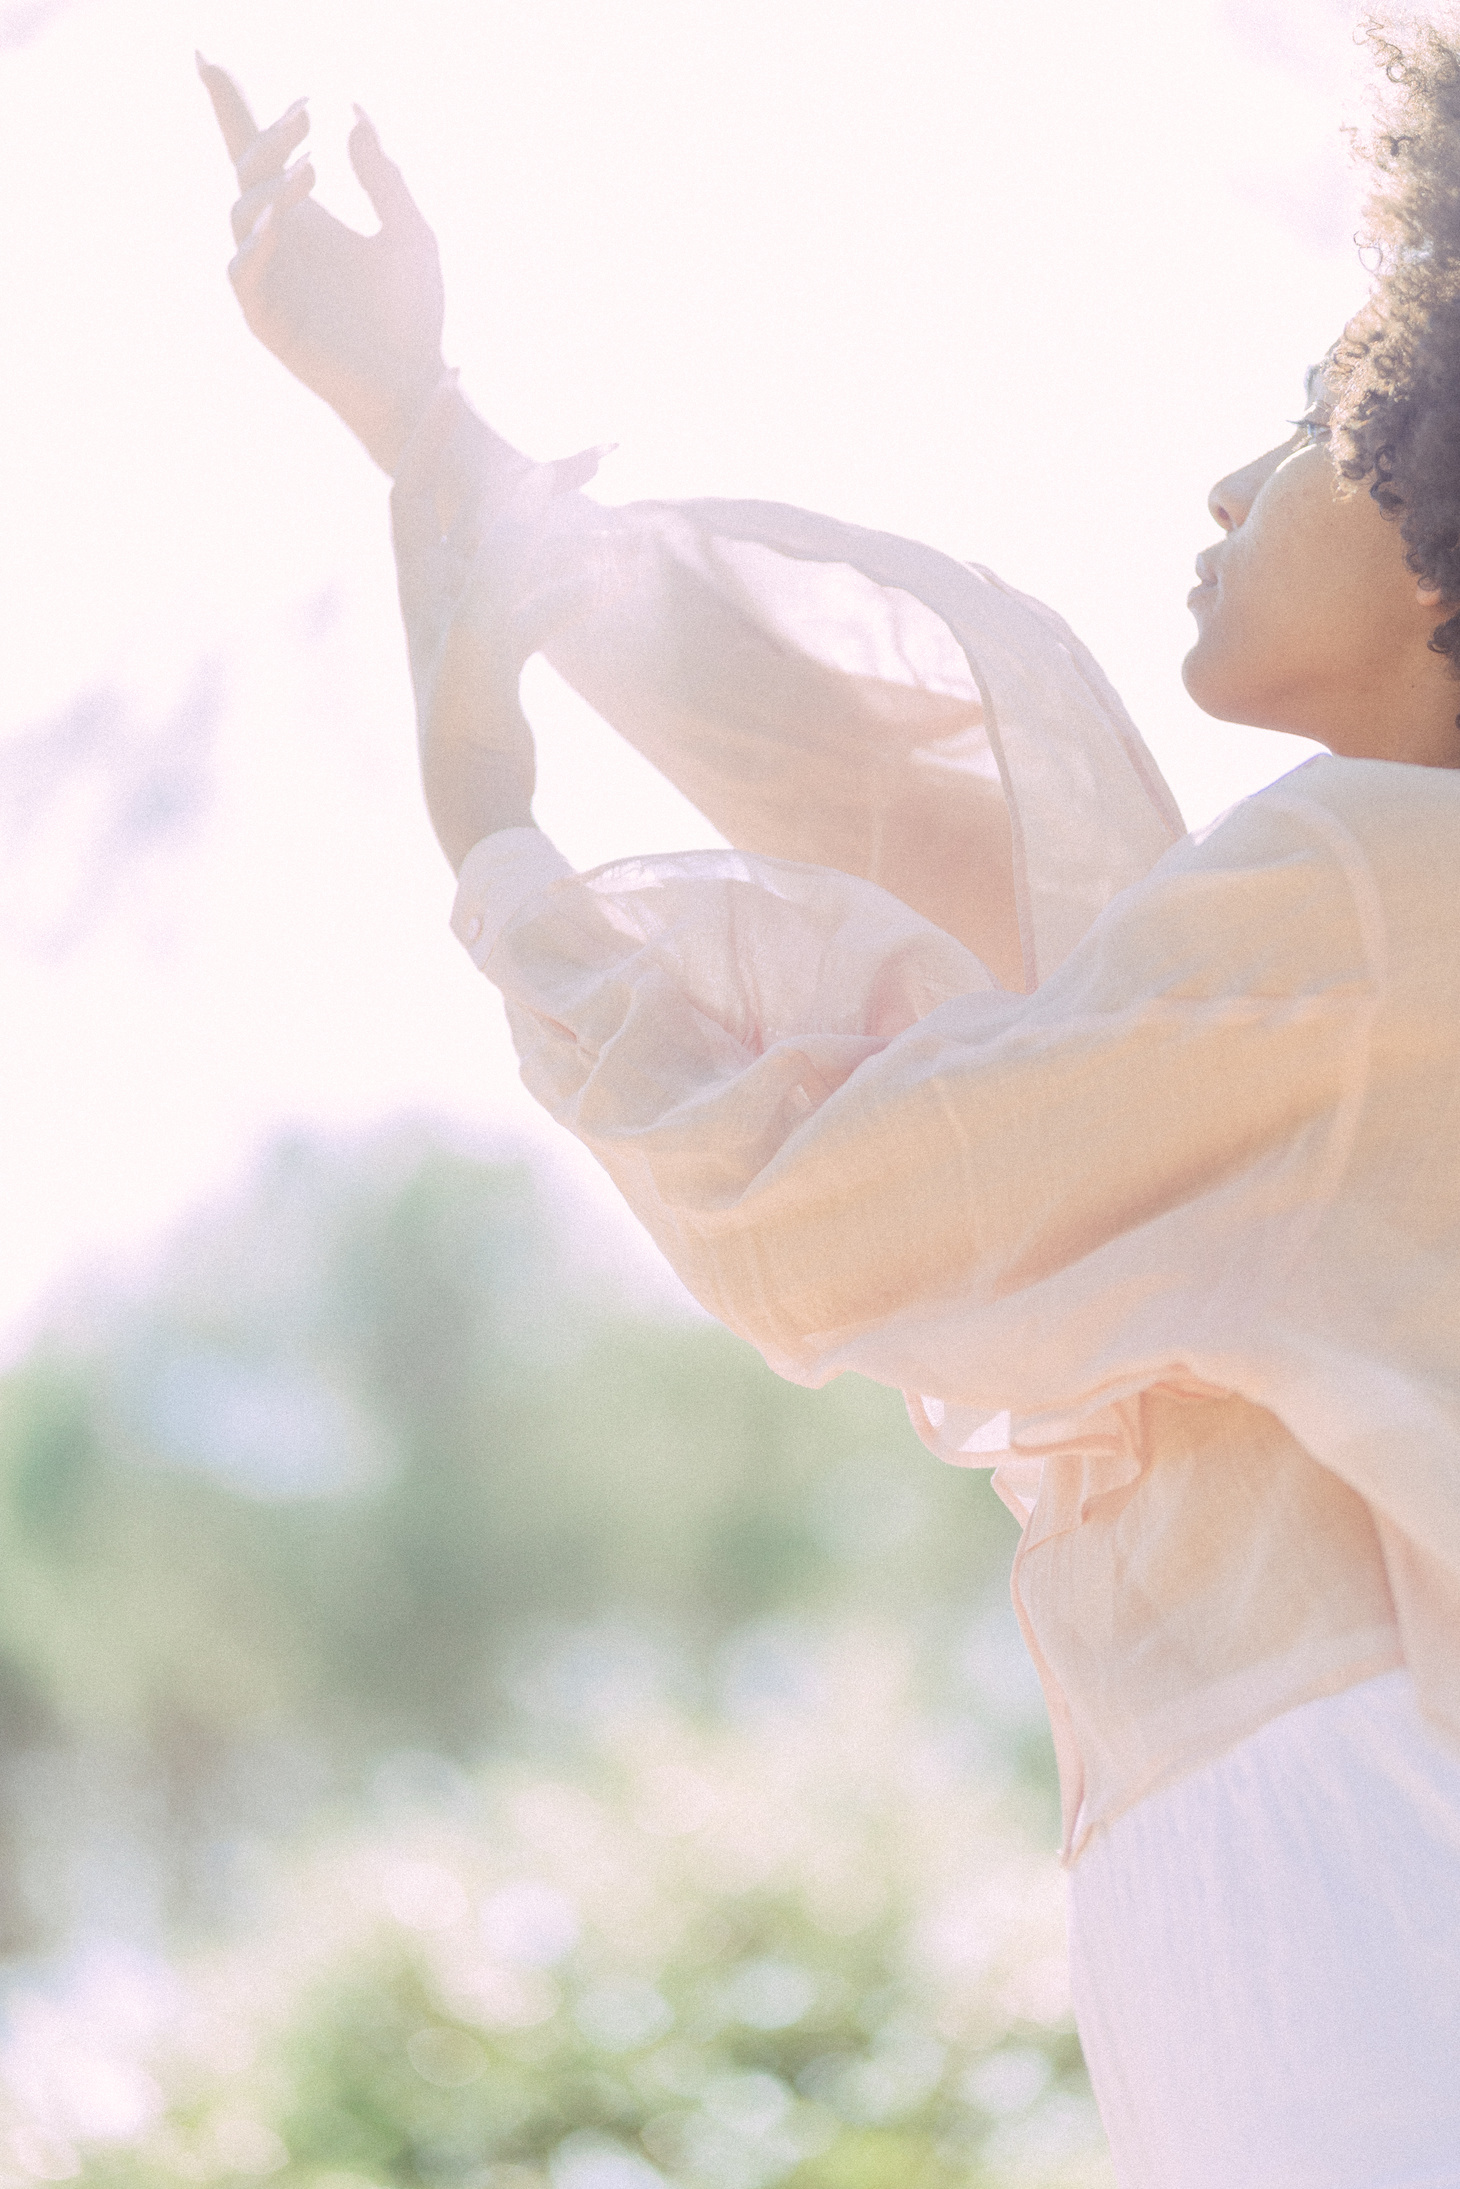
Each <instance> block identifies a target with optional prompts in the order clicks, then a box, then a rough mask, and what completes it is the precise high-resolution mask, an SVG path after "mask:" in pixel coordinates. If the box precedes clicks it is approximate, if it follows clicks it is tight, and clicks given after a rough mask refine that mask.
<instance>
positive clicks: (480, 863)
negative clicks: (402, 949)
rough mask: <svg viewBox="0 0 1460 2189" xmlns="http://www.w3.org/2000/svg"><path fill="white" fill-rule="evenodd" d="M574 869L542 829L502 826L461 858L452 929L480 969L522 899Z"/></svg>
mask: <svg viewBox="0 0 1460 2189" xmlns="http://www.w3.org/2000/svg"><path fill="white" fill-rule="evenodd" d="M572 872H573V869H572V867H570V866H569V864H568V862H567V860H566V859H565V858H564V857H563V855H562V853H561V852H560V851H559V850H558V848H557V846H556V845H555V844H552V843H550V842H549V841H548V839H547V837H546V836H544V835H543V833H542V831H541V829H536V828H504V829H498V830H497V831H496V833H495V834H494V835H492V836H484V837H483V838H482V840H481V842H480V843H479V844H474V845H473V846H472V849H471V850H470V851H469V852H468V853H467V855H466V857H465V859H464V860H463V861H462V866H461V873H460V876H459V877H458V880H457V885H456V902H455V904H454V905H453V906H452V908H451V931H452V933H453V934H454V935H455V936H456V939H457V941H458V942H460V943H462V944H464V945H465V947H466V950H467V952H468V954H469V955H470V957H471V960H472V963H473V964H474V965H475V966H476V967H477V969H478V971H480V970H482V969H483V968H484V967H485V965H486V962H487V959H488V958H489V957H490V956H491V954H492V950H493V947H494V945H495V943H496V940H497V937H498V936H499V935H500V934H501V932H502V930H503V928H504V927H505V926H506V925H507V923H508V921H509V920H512V919H515V918H516V916H517V914H518V913H519V912H520V911H521V910H522V908H523V906H524V905H527V904H530V903H531V902H532V900H533V898H534V897H539V896H541V895H542V893H543V891H544V890H545V889H551V888H552V886H553V884H554V882H561V881H563V880H565V879H566V878H567V877H568V876H569V875H571V874H572Z"/></svg>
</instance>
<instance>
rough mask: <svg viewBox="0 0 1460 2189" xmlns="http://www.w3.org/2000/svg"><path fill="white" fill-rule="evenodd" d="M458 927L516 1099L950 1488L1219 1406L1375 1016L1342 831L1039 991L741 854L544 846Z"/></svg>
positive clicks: (1218, 860) (1162, 866) (1291, 832)
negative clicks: (909, 1414)
mask: <svg viewBox="0 0 1460 2189" xmlns="http://www.w3.org/2000/svg"><path fill="white" fill-rule="evenodd" d="M454 919H455V924H456V928H457V932H458V933H459V934H460V935H461V937H462V938H463V940H465V941H466V942H467V944H468V947H469V948H471V950H472V952H473V955H474V956H475V957H476V959H477V962H478V963H479V964H480V965H481V966H482V968H483V970H484V971H485V972H486V974H487V975H488V977H489V978H490V979H491V980H492V981H494V982H495V983H496V985H497V986H498V987H499V988H500V989H501V991H502V993H503V995H504V997H505V998H506V1002H507V1008H508V1011H509V1014H510V1018H511V1023H512V1027H513V1032H514V1035H515V1038H516V1041H517V1045H518V1049H519V1053H520V1055H521V1058H522V1068H523V1076H524V1079H525V1081H526V1083H527V1085H528V1086H529V1088H530V1089H531V1091H532V1092H533V1093H534V1094H535V1095H536V1096H537V1098H538V1099H539V1100H540V1101H541V1102H542V1103H544V1104H545V1106H546V1107H547V1108H548V1109H549V1110H550V1111H551V1112H552V1114H553V1115H554V1116H555V1117H556V1118H558V1119H559V1120H560V1121H561V1122H562V1123H563V1124H564V1125H565V1126H567V1127H568V1128H569V1129H570V1130H571V1131H572V1132H574V1133H575V1134H576V1135H577V1136H578V1137H579V1138H580V1139H581V1140H582V1141H584V1142H585V1144H586V1145H587V1146H588V1147H589V1148H590V1149H591V1150H592V1152H593V1153H594V1154H595V1156H597V1158H598V1159H599V1161H600V1162H601V1163H602V1164H603V1165H604V1167H605V1168H606V1169H607V1170H608V1171H609V1173H610V1174H611V1175H612V1177H613V1178H614V1179H615V1181H616V1182H617V1184H618V1186H619V1187H620V1189H621V1190H622V1192H623V1194H624V1195H625V1197H626V1199H627V1200H628V1202H629V1203H630V1205H631V1207H633V1208H634V1210H635V1211H636V1212H637V1213H638V1215H639V1216H640V1217H641V1218H642V1220H643V1221H644V1223H645V1224H646V1225H647V1227H648V1229H649V1230H650V1231H651V1232H652V1233H653V1235H654V1237H655V1238H656V1239H657V1240H658V1242H659V1244H660V1246H661V1247H662V1248H663V1250H664V1252H665V1253H666V1255H667V1256H668V1258H669V1259H670V1261H671V1262H672V1263H673V1264H674V1266H675V1267H676V1269H677V1270H678V1271H679V1273H680V1275H681V1276H682V1277H683V1279H684V1281H685V1282H686V1284H687V1285H688V1286H689V1288H690V1290H691V1291H692V1292H693V1293H694V1294H695V1295H696V1296H697V1297H698V1298H699V1299H700V1300H701V1301H702V1302H703V1304H704V1305H705V1306H706V1307H707V1308H708V1309H709V1310H710V1311H711V1312H712V1313H713V1314H715V1315H717V1316H718V1317H720V1318H721V1319H722V1320H723V1321H725V1322H726V1323H728V1324H729V1325H730V1327H731V1328H732V1329H734V1330H737V1331H739V1332H740V1333H741V1334H742V1335H743V1336H744V1337H746V1338H748V1339H749V1340H750V1341H751V1342H752V1343H753V1344H755V1345H756V1346H757V1347H759V1349H760V1350H761V1352H762V1353H763V1354H764V1355H765V1357H766V1359H767V1360H768V1361H769V1362H770V1363H771V1365H772V1366H773V1367H775V1368H776V1369H777V1370H779V1371H780V1372H781V1373H782V1374H783V1375H786V1376H788V1377H790V1378H792V1379H793V1380H796V1381H799V1382H804V1383H813V1384H815V1383H820V1382H823V1381H825V1380H826V1379H827V1378H828V1377H830V1376H832V1375H835V1374H836V1373H838V1372H839V1371H841V1370H844V1369H855V1370H858V1371H860V1372H862V1373H865V1374H867V1375H870V1376H872V1377H874V1378H877V1379H879V1380H881V1381H884V1382H887V1383H890V1384H894V1385H897V1386H900V1387H901V1388H903V1389H904V1390H905V1391H907V1392H908V1393H909V1394H911V1396H912V1399H913V1405H914V1417H915V1419H916V1420H919V1422H920V1426H921V1427H922V1429H923V1431H924V1434H925V1435H926V1436H927V1437H928V1439H929V1441H930V1442H932V1443H933V1444H934V1447H935V1449H939V1450H941V1451H942V1453H943V1456H945V1457H950V1458H954V1457H958V1456H959V1454H960V1452H961V1451H962V1450H963V1449H964V1448H965V1445H966V1444H967V1443H968V1440H969V1439H971V1438H972V1439H973V1440H975V1442H976V1437H977V1432H978V1428H979V1425H980V1424H981V1423H983V1422H985V1421H987V1420H988V1419H989V1418H990V1417H991V1416H993V1415H996V1414H998V1413H1000V1412H1002V1411H1004V1410H1012V1411H1014V1412H1016V1413H1020V1414H1024V1415H1028V1414H1036V1413H1039V1412H1041V1411H1046V1410H1047V1411H1054V1412H1059V1411H1061V1410H1062V1409H1067V1408H1070V1407H1073V1406H1077V1405H1083V1404H1088V1403H1090V1402H1091V1401H1092V1399H1093V1398H1094V1397H1097V1396H1098V1397H1100V1398H1101V1399H1105V1398H1109V1397H1111V1396H1114V1395H1118V1393H1119V1392H1121V1391H1124V1390H1128V1389H1137V1388H1140V1387H1142V1386H1143V1385H1144V1384H1146V1383H1149V1382H1151V1381H1152V1380H1155V1379H1156V1378H1157V1377H1158V1376H1159V1375H1160V1374H1161V1373H1162V1372H1164V1371H1166V1370H1169V1369H1170V1368H1172V1367H1173V1366H1175V1365H1178V1364H1179V1365H1180V1366H1182V1367H1183V1368H1184V1369H1185V1370H1186V1371H1187V1372H1189V1373H1192V1374H1196V1375H1198V1376H1202V1377H1204V1378H1206V1379H1207V1380H1210V1381H1212V1382H1214V1383H1216V1384H1218V1385H1222V1386H1223V1387H1227V1386H1229V1385H1230V1386H1231V1387H1237V1388H1240V1387H1241V1384H1240V1379H1239V1378H1234V1377H1233V1376H1231V1375H1230V1374H1228V1373H1226V1372H1225V1371H1226V1370H1227V1369H1229V1368H1230V1366H1231V1360H1232V1358H1233V1357H1234V1351H1235V1352H1240V1351H1241V1349H1242V1347H1243V1345H1244V1344H1245V1343H1246V1342H1247V1339H1246V1335H1244V1334H1248V1335H1250V1333H1251V1332H1252V1331H1253V1330H1254V1329H1256V1328H1260V1327H1261V1324H1262V1319H1263V1317H1264V1316H1265V1315H1266V1314H1268V1313H1270V1311H1271V1302H1272V1300H1273V1299H1274V1298H1275V1297H1280V1296H1281V1292H1282V1288H1283V1285H1284V1281H1285V1277H1284V1273H1285V1271H1287V1270H1289V1269H1291V1267H1292V1266H1293V1264H1294V1261H1295V1258H1296V1257H1297V1256H1298V1255H1299V1254H1300V1252H1301V1249H1302V1243H1303V1241H1304V1239H1305V1238H1306V1237H1307V1236H1308V1234H1309V1231H1310V1230H1311V1227H1312V1224H1313V1222H1314V1220H1315V1216H1316V1213H1317V1212H1318V1211H1319V1210H1320V1209H1321V1208H1322V1206H1323V1205H1324V1204H1325V1202H1326V1200H1327V1198H1328V1197H1329V1196H1330V1195H1331V1193H1332V1191H1333V1190H1334V1187H1335V1184H1336V1182H1337V1179H1338V1176H1339V1175H1340V1173H1341V1168H1342V1160H1343V1148H1344V1145H1345V1134H1346V1133H1347V1132H1349V1131H1350V1130H1351V1120H1352V1109H1353V1104H1354V1102H1355V1101H1356V1100H1358V1099H1359V1098H1360V1096H1361V1091H1362V1085H1363V1078H1364V1071H1365V1061H1364V1060H1365V1055H1366V1042H1367V1028H1368V1016H1367V1013H1368V1009H1369V1003H1370V996H1371V986H1372V982H1371V974H1370V966H1369V957H1368V951H1367V945H1366V942H1365V937H1364V931H1363V926H1362V922H1361V921H1360V920H1359V918H1358V916H1357V914H1356V912H1355V909H1354V903H1353V897H1352V889H1351V884H1350V880H1349V877H1348V873H1347V870H1346V868H1345V865H1344V862H1343V860H1342V858H1341V857H1339V856H1338V855H1337V854H1336V852H1335V849H1334V843H1333V830H1332V828H1331V827H1330V826H1328V824H1327V822H1326V820H1325V817H1324V815H1323V813H1322V811H1321V809H1320V808H1316V807H1314V806H1313V805H1312V803H1311V801H1308V800H1306V799H1304V798H1303V797H1302V796H1301V795H1299V794H1298V793H1296V792H1288V793H1279V792H1269V793H1266V794H1263V795H1262V796H1259V797H1258V798H1256V799H1253V800H1250V801H1248V802H1247V804H1246V805H1245V806H1243V807H1241V808H1239V809H1237V811H1236V812H1235V814H1234V815H1233V816H1232V817H1230V818H1229V819H1228V820H1227V821H1226V822H1225V823H1224V824H1223V825H1221V826H1220V827H1218V828H1216V829H1215V830H1214V831H1212V832H1210V833H1209V834H1208V835H1207V836H1206V837H1205V838H1204V839H1203V840H1201V841H1199V842H1198V841H1193V840H1190V839H1188V840H1187V841H1185V842H1183V843H1182V844H1180V845H1178V846H1177V847H1176V848H1175V849H1173V850H1172V851H1171V852H1170V853H1168V854H1167V856H1166V857H1165V858H1164V859H1163V860H1162V861H1161V862H1160V863H1159V864H1158V865H1157V866H1156V868H1155V869H1154V870H1153V872H1152V873H1151V874H1150V875H1149V876H1148V877H1147V878H1146V879H1145V880H1144V881H1142V882H1139V883H1137V884H1135V885H1133V886H1132V887H1131V888H1130V889H1129V890H1127V891H1126V892H1124V893H1123V895H1122V896H1121V897H1120V898H1119V899H1118V900H1117V901H1115V902H1114V903H1112V904H1111V905H1110V906H1109V907H1107V909H1106V910H1105V912H1104V913H1102V914H1101V915H1100V916H1099V917H1098V918H1097V919H1096V921H1095V922H1094V924H1093V926H1092V927H1091V928H1090V930H1089V932H1088V933H1087V935H1086V936H1085V937H1084V939H1083V940H1082V941H1081V942H1080V943H1078V944H1077V945H1076V946H1075V948H1074V949H1073V950H1072V951H1071V952H1070V954H1069V955H1068V957H1067V958H1066V960H1065V962H1064V964H1063V965H1062V966H1061V967H1060V969H1059V970H1058V971H1057V972H1056V973H1055V974H1053V975H1052V976H1051V978H1050V979H1049V980H1048V981H1046V982H1045V983H1043V984H1042V985H1041V987H1040V988H1039V989H1038V991H1037V992H1035V993H1033V994H1030V995H1011V994H1008V993H1006V992H1003V991H1001V990H1000V989H999V988H998V987H997V986H996V985H995V984H994V983H993V981H992V980H991V979H990V977H989V976H988V974H987V972H986V971H985V970H984V968H983V967H982V966H981V965H980V963H979V962H978V960H977V959H976V958H974V957H973V956H972V954H971V953H969V952H968V951H967V950H965V949H964V948H963V946H962V945H961V944H959V943H958V942H957V941H956V940H954V939H953V938H951V937H950V936H948V935H947V934H945V933H944V932H943V931H942V930H940V929H939V928H937V927H935V926H934V925H933V924H932V923H931V922H929V921H927V920H925V919H922V918H920V917H919V916H918V915H917V914H916V913H914V912H912V911H911V910H909V909H908V908H907V907H906V906H904V905H903V904H902V903H900V902H899V901H898V900H896V899H895V898H893V897H891V896H890V895H889V894H887V893H885V892H883V891H881V890H879V889H877V888H876V887H875V886H874V885H872V884H870V883H867V882H864V881H859V880H857V879H855V878H852V877H847V876H843V875H838V874H835V873H832V872H829V871H828V870H826V869H822V868H816V867H810V866H805V865H798V864H792V863H789V862H779V861H775V860H767V859H761V858H755V857H751V856H747V855H743V854H739V853H723V852H720V853H715V852H707V853H703V854H693V855H689V856H680V857H673V858H659V859H650V860H644V861H638V862H631V863H626V864H619V865H615V866H612V867H609V868H606V869H603V870H600V871H599V872H598V873H596V874H593V875H589V876H585V877H577V876H574V875H571V874H569V873H568V872H567V870H566V869H565V868H564V867H563V864H562V862H561V860H559V859H558V857H557V855H556V854H555V853H554V852H553V851H552V850H551V848H550V847H549V846H547V845H546V844H545V842H544V840H543V839H542V838H541V837H539V836H537V835H536V833H535V832H533V831H530V830H523V831H514V832H511V833H510V834H508V835H505V836H503V837H498V838H491V839H488V840H487V842H485V843H484V844H482V845H480V846H478V847H477V849H476V850H475V851H474V852H473V853H472V854H471V855H470V856H469V858H468V860H467V862H466V865H465V867H464V868H463V871H462V876H461V885H460V891H459V895H458V901H457V907H456V912H455V915H454Z"/></svg>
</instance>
